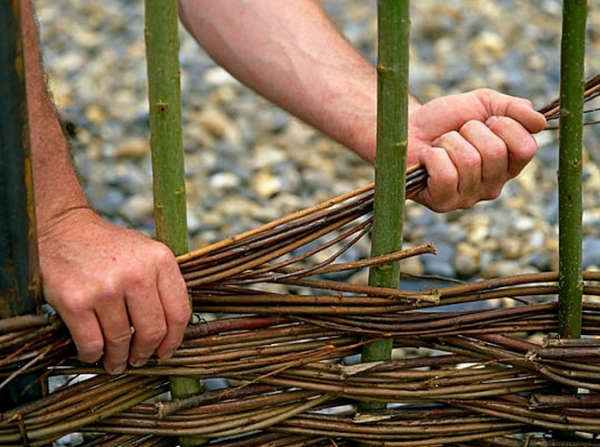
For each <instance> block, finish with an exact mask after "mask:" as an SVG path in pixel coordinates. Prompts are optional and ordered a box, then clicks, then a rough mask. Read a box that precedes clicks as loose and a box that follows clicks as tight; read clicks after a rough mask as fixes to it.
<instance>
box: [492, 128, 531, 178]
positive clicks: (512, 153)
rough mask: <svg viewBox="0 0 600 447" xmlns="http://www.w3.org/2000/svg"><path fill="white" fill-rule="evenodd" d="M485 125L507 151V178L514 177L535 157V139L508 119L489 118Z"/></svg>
mask: <svg viewBox="0 0 600 447" xmlns="http://www.w3.org/2000/svg"><path fill="white" fill-rule="evenodd" d="M486 124H487V126H488V127H489V128H490V129H491V130H492V132H494V133H495V134H496V135H498V137H500V138H501V139H502V140H503V141H504V144H505V145H506V148H507V150H508V166H507V172H508V176H509V178H513V177H516V176H517V175H518V174H519V173H520V172H521V171H522V170H523V168H524V167H525V166H526V165H527V163H529V161H530V160H531V159H532V158H533V156H534V155H535V152H536V149H537V143H536V141H535V139H534V138H533V136H532V135H531V134H530V133H529V131H528V130H527V129H525V128H524V127H523V126H522V125H520V124H519V123H517V122H515V121H514V120H512V119H510V118H506V117H491V118H490V119H488V120H487V122H486Z"/></svg>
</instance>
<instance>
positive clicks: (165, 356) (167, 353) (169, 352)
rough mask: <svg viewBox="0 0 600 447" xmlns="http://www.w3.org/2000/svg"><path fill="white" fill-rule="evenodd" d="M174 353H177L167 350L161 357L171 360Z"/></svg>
mask: <svg viewBox="0 0 600 447" xmlns="http://www.w3.org/2000/svg"><path fill="white" fill-rule="evenodd" d="M173 354H175V351H167V352H165V353H164V354H163V355H161V356H160V358H161V359H162V360H169V359H170V358H171V357H173Z"/></svg>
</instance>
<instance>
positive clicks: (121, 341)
mask: <svg viewBox="0 0 600 447" xmlns="http://www.w3.org/2000/svg"><path fill="white" fill-rule="evenodd" d="M130 342H131V331H127V332H119V333H116V334H106V344H107V345H110V346H112V347H121V346H128V345H129V343H130Z"/></svg>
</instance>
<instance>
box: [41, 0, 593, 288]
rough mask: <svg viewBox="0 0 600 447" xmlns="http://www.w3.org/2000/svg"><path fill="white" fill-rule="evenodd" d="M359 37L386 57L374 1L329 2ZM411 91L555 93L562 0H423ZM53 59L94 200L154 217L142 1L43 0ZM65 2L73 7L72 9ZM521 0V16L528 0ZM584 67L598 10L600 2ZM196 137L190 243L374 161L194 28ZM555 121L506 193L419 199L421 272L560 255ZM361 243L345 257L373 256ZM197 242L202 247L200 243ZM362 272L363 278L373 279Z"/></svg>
mask: <svg viewBox="0 0 600 447" xmlns="http://www.w3.org/2000/svg"><path fill="white" fill-rule="evenodd" d="M322 3H323V6H324V8H325V9H326V10H327V11H328V12H329V13H330V14H331V16H332V19H333V20H334V22H335V23H336V25H337V26H339V28H340V29H341V30H342V31H343V32H344V33H345V34H346V37H347V38H348V39H349V40H350V42H352V43H353V44H354V45H355V46H356V47H357V48H359V49H360V51H362V52H363V53H364V54H365V55H366V56H367V57H368V58H369V59H370V60H372V61H375V60H376V44H377V39H376V29H377V28H376V26H377V25H376V12H377V11H376V6H375V4H374V3H373V2H363V1H360V0H324V1H323V2H322ZM411 8H412V9H411V20H412V27H411V62H410V63H411V65H410V70H411V79H410V81H411V82H410V84H411V91H412V92H413V93H414V94H415V95H416V96H417V97H418V98H419V99H420V100H421V101H427V100H429V99H432V98H434V97H437V96H440V95H445V94H451V93H457V92H464V91H469V90H472V89H475V88H479V87H491V88H494V89H498V90H500V91H503V92H505V93H507V94H513V95H518V96H523V97H526V98H529V99H531V100H532V101H533V103H534V104H535V105H536V106H541V105H543V104H545V103H546V102H548V101H549V100H550V99H554V97H555V96H556V95H557V92H558V77H559V44H560V30H561V23H560V21H561V11H562V2H560V1H559V0H504V1H499V2H480V1H475V0H450V1H439V0H422V1H420V2H414V3H413V4H412V6H411ZM37 10H38V15H39V20H40V23H41V33H42V43H43V49H44V57H45V62H46V69H47V71H48V74H49V79H50V84H51V86H52V89H53V93H54V96H55V99H56V103H57V105H58V107H59V109H60V111H61V114H62V116H63V118H64V119H65V121H67V122H69V123H70V124H71V125H72V126H73V128H74V129H75V130H74V137H73V141H72V145H73V156H74V160H75V164H76V166H77V169H78V171H79V173H80V177H81V179H82V182H83V184H84V185H85V189H86V191H87V193H88V196H89V198H90V201H91V203H92V205H93V206H94V207H95V208H96V209H98V210H99V212H101V214H102V215H103V216H104V217H105V218H106V219H108V220H109V221H112V222H114V223H117V224H125V225H127V226H130V227H132V228H137V229H140V230H142V231H146V232H151V231H152V225H153V224H152V212H153V205H152V192H151V191H152V185H151V168H150V160H149V158H150V156H149V143H148V112H147V109H148V102H147V87H146V71H145V69H146V67H145V50H144V42H143V27H144V24H143V3H140V2H127V3H126V4H122V2H117V1H116V0H89V1H87V2H78V1H76V0H52V1H50V0H38V2H37ZM65 11H66V13H65ZM515 11H518V14H516V13H515ZM588 22H589V30H590V33H591V34H590V36H591V37H594V39H590V42H589V44H588V48H587V51H588V60H587V61H586V63H587V69H588V71H589V74H594V73H596V72H597V71H600V58H598V57H596V53H597V52H598V49H599V45H600V43H599V42H600V40H599V39H597V35H596V34H597V33H596V32H595V31H594V30H596V29H600V28H599V27H598V25H599V24H600V14H598V13H597V12H595V11H591V12H590V17H589V20H588ZM180 55H181V70H182V89H183V97H182V101H183V120H184V127H183V137H184V149H185V163H186V165H185V172H186V187H187V194H188V224H189V231H190V241H191V243H192V244H196V245H197V246H201V245H206V244H208V243H211V242H215V241H217V240H220V239H223V238H225V237H228V236H230V235H232V234H234V233H237V232H241V231H246V230H248V229H250V228H252V227H254V226H256V225H259V224H262V223H265V222H267V221H269V220H273V219H276V218H278V217H281V216H283V215H286V214H288V213H290V212H293V211H295V210H298V209H302V208H306V207H308V206H312V205H315V204H317V203H320V202H322V201H324V200H328V199H330V198H332V197H334V196H336V195H338V194H342V193H346V192H348V191H350V190H352V189H355V188H358V187H360V186H363V185H365V184H367V183H370V182H371V181H373V169H372V167H371V166H370V165H368V164H367V163H365V162H363V161H362V160H360V159H359V158H358V157H357V156H355V155H353V154H352V153H350V152H349V151H347V150H345V149H344V148H342V147H340V145H339V144H337V143H335V142H333V141H331V140H330V139H329V138H327V137H325V136H324V135H322V134H321V133H319V132H318V131H315V130H314V129H312V128H310V127H309V126H307V125H305V124H304V123H302V122H300V121H299V120H297V119H296V118H294V117H292V116H290V115H289V114H287V113H286V112H283V111H282V110H280V109H278V108H276V107H273V106H271V105H270V104H269V103H268V102H267V101H266V100H264V99H262V98H260V97H258V96H257V95H255V94H254V93H253V92H252V91H250V90H249V89H247V88H246V87H244V86H242V85H241V84H240V83H239V82H238V81H237V80H235V79H234V78H233V77H232V76H231V75H229V74H228V73H227V72H226V71H225V70H223V69H222V68H221V67H218V66H216V65H215V64H214V63H213V62H212V60H211V58H210V57H209V56H208V55H207V54H206V53H205V52H204V51H203V50H202V49H200V48H199V47H198V46H197V44H196V43H195V42H194V40H193V39H192V38H191V37H190V36H189V35H188V34H187V33H185V32H184V31H183V30H182V32H181V52H180ZM556 137H557V133H556V132H555V131H547V132H542V133H541V134H539V135H538V136H537V140H538V144H539V151H538V155H537V156H536V158H535V159H534V161H533V162H532V163H530V164H529V165H528V167H527V168H526V169H525V171H524V172H523V173H522V174H521V175H520V176H519V177H517V178H516V179H515V180H513V181H511V182H510V183H509V184H508V185H507V187H506V188H505V189H504V191H503V193H502V195H501V196H500V197H499V198H498V199H496V200H494V201H490V202H483V203H480V204H478V205H476V206H474V207H473V208H471V209H469V210H460V211H454V212H451V213H447V214H436V213H433V212H431V211H429V210H427V209H425V208H423V207H422V206H420V205H418V204H415V203H412V202H409V203H408V204H407V208H406V224H405V246H413V245H419V244H423V243H428V242H434V243H435V245H436V248H437V251H438V254H437V255H435V256H434V255H425V256H422V257H420V258H412V259H410V260H406V261H404V262H403V263H402V265H403V269H405V270H406V271H407V272H408V273H411V274H417V275H420V274H428V275H437V276H447V277H451V278H455V277H458V278H460V279H476V278H480V277H495V276H502V275H509V274H516V273H523V272H527V271H544V270H548V269H554V268H556V265H557V256H556V253H557V233H558V217H557V216H558V199H557V192H556V190H557V181H556V170H557V166H558V164H557V160H558V156H557V153H558V149H557V138H556ZM599 138H600V126H599V127H598V128H593V127H588V128H587V130H586V132H585V152H586V155H585V159H584V167H585V171H586V176H585V184H584V195H585V212H584V219H583V223H584V234H585V240H584V244H583V261H584V267H588V268H596V267H598V265H599V264H600V261H599V259H600V236H599V232H600V231H599V230H600V169H599V168H598V167H597V164H598V162H600V156H598V155H597V150H596V148H597V147H598V141H599ZM369 246H370V242H369V239H368V238H365V239H364V241H361V243H360V244H357V245H356V246H355V247H353V248H352V249H351V250H349V251H348V252H347V253H345V254H344V259H345V260H351V259H357V258H360V257H365V256H368V254H369V252H370V250H369ZM191 248H195V246H194V245H192V247H191ZM364 279H365V275H364V273H360V272H359V273H357V274H356V276H353V277H352V281H358V280H364Z"/></svg>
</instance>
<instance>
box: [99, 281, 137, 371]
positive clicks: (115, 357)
mask: <svg viewBox="0 0 600 447" xmlns="http://www.w3.org/2000/svg"><path fill="white" fill-rule="evenodd" d="M97 302H98V303H99V305H98V306H97V308H96V315H97V317H98V320H99V321H100V327H101V328H102V333H103V335H104V368H105V369H106V371H107V372H108V373H109V374H120V373H122V372H123V371H124V370H125V367H126V366H127V358H128V356H129V344H130V342H131V323H130V321H129V317H128V315H127V309H126V307H125V303H124V298H123V297H122V296H121V295H120V294H119V293H118V292H116V293H112V292H108V291H106V292H104V294H103V296H101V297H99V299H98V300H97Z"/></svg>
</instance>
